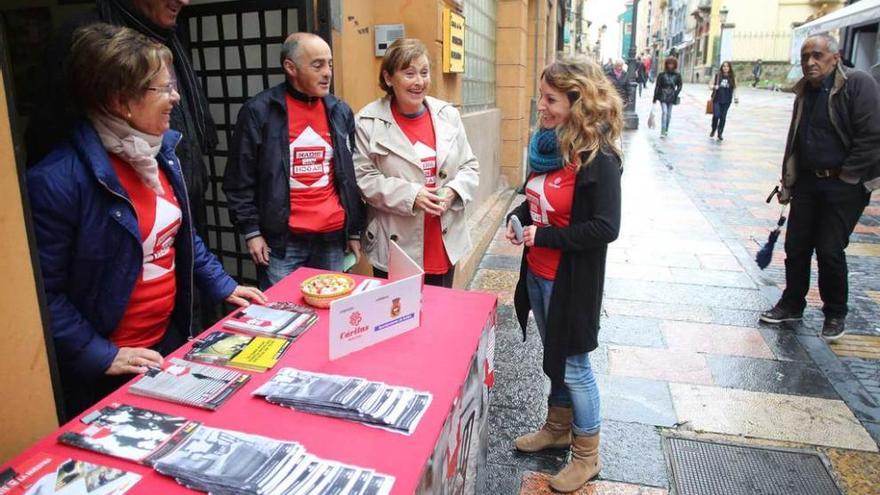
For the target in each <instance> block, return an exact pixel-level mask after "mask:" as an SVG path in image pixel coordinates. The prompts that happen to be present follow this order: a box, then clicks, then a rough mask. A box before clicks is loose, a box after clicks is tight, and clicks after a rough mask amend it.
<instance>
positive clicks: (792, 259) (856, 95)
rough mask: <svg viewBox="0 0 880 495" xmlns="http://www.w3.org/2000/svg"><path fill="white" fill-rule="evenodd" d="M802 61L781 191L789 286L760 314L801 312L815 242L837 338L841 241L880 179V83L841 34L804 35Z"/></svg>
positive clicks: (778, 318) (843, 298)
mask: <svg viewBox="0 0 880 495" xmlns="http://www.w3.org/2000/svg"><path fill="white" fill-rule="evenodd" d="M801 68H802V69H803V72H804V77H803V78H802V79H801V80H800V81H799V82H798V83H797V84H796V85H795V87H794V88H793V91H794V93H795V95H796V98H795V104H794V113H793V115H792V120H791V127H790V128H789V132H788V141H787V143H786V147H785V156H784V159H783V165H782V184H781V188H780V191H779V193H778V195H777V197H778V200H779V202H780V203H781V204H787V203H789V202H790V203H791V207H790V212H789V218H788V230H787V231H786V238H785V257H786V259H785V291H784V292H783V294H782V298H781V299H780V300H779V302H777V303H776V305H775V306H774V307H773V308H772V309H770V310H769V311H765V312H764V313H761V320H762V321H765V322H768V323H781V322H783V321H792V320H800V319H801V318H802V317H803V311H804V307H805V306H806V295H807V291H808V290H809V288H810V261H811V259H812V256H813V251H814V250H815V251H816V257H817V259H818V262H819V263H818V264H819V294H820V296H821V297H822V302H823V304H824V306H823V308H822V310H823V312H824V313H825V323H824V325H823V326H822V336H823V337H824V338H825V339H827V340H834V339H837V338H838V337H840V336H842V335H843V334H844V332H845V322H846V314H847V298H848V290H849V286H848V281H847V264H846V253H845V251H844V249H845V248H846V246H847V245H848V244H849V236H850V235H851V234H852V232H853V229H854V228H855V226H856V224H857V223H858V221H859V217H861V215H862V212H863V211H864V209H865V206H866V205H867V204H868V202H869V201H870V199H871V191H873V190H874V189H877V188H878V187H880V153H878V152H877V150H878V149H880V87H878V84H877V83H876V82H875V81H874V79H873V78H872V77H871V75H870V74H868V73H866V72H863V71H860V70H854V69H848V68H845V67H844V66H843V65H842V64H841V61H840V54H839V53H838V43H837V40H836V39H834V38H833V37H832V36H829V35H827V34H820V35H816V36H811V37H810V38H808V39H807V40H806V41H804V44H803V45H802V46H801Z"/></svg>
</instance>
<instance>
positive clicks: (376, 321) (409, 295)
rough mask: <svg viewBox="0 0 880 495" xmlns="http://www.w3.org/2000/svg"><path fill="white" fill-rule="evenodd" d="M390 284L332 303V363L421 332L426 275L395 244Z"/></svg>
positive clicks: (390, 263) (392, 251) (389, 268)
mask: <svg viewBox="0 0 880 495" xmlns="http://www.w3.org/2000/svg"><path fill="white" fill-rule="evenodd" d="M390 247H391V252H390V253H389V257H388V280H389V281H388V282H386V283H385V284H383V285H381V286H379V287H377V288H374V289H369V290H367V291H364V292H361V293H358V294H353V295H350V296H348V297H343V298H340V299H337V300H335V301H332V302H331V303H330V360H334V359H338V358H340V357H342V356H345V355H347V354H351V353H352V352H355V351H359V350H361V349H364V348H366V347H369V346H371V345H375V344H378V343H379V342H382V341H385V340H388V339H390V338H393V337H396V336H398V335H401V334H404V333H406V332H408V331H410V330H413V329H415V328H417V327H418V326H419V325H420V323H421V315H422V276H423V275H424V271H423V270H422V269H421V267H419V265H418V264H417V263H416V262H415V261H413V260H412V258H410V257H409V256H407V254H406V253H405V252H404V251H403V249H401V248H400V246H398V245H397V243H395V242H394V241H391V243H390Z"/></svg>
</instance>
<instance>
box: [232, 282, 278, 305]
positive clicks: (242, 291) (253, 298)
mask: <svg viewBox="0 0 880 495" xmlns="http://www.w3.org/2000/svg"><path fill="white" fill-rule="evenodd" d="M226 302H228V303H229V304H236V305H238V306H249V305H250V304H251V303H252V302H255V303H257V304H266V303H267V302H269V299H267V298H266V295H265V294H263V292H262V291H261V290H260V289H257V288H256V287H248V286H246V285H239V286H236V287H235V290H234V291H232V294H229V296H228V297H227V298H226Z"/></svg>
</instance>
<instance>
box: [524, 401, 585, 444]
mask: <svg viewBox="0 0 880 495" xmlns="http://www.w3.org/2000/svg"><path fill="white" fill-rule="evenodd" d="M571 420H572V412H571V408H570V407H555V406H550V407H549V408H548V409H547V420H546V421H545V422H544V426H543V427H541V429H540V430H538V431H534V432H532V433H526V434H525V435H523V436H521V437H519V438H517V439H516V440H514V442H513V443H514V445H516V450H519V451H520V452H537V451H539V450H544V449H564V448H568V446H569V445H571Z"/></svg>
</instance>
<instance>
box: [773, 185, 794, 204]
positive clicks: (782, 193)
mask: <svg viewBox="0 0 880 495" xmlns="http://www.w3.org/2000/svg"><path fill="white" fill-rule="evenodd" d="M776 201H778V202H779V204H781V205H787V204H788V203H789V202H790V201H791V190H789V189H788V188H787V187H780V188H779V192H777V193H776Z"/></svg>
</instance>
